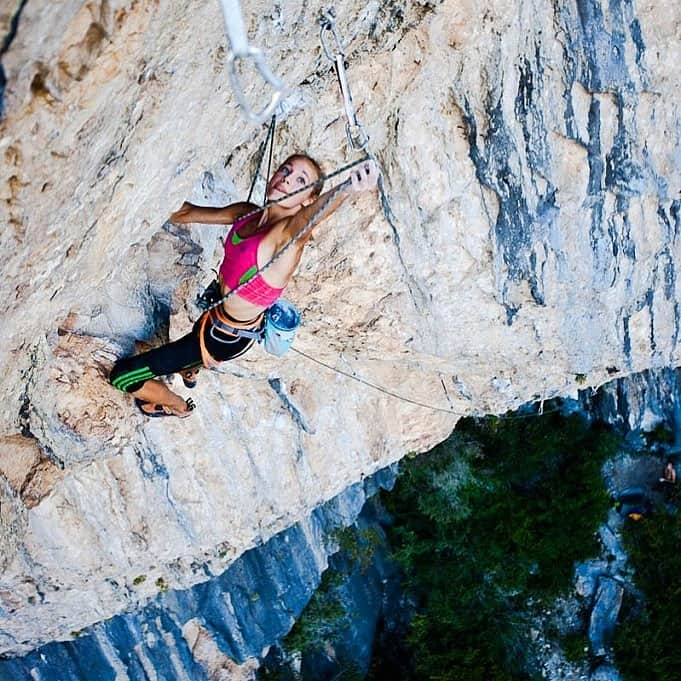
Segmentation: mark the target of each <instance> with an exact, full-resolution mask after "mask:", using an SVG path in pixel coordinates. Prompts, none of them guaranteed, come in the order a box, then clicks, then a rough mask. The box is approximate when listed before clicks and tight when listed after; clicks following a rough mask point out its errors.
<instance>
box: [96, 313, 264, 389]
mask: <svg viewBox="0 0 681 681" xmlns="http://www.w3.org/2000/svg"><path fill="white" fill-rule="evenodd" d="M200 322H201V320H199V321H197V322H196V324H194V328H193V329H192V330H191V331H190V332H189V333H188V334H187V335H186V336H182V338H180V339H179V340H176V341H173V342H172V343H167V344H166V345H162V346H161V347H160V348H155V349H154V350H149V351H148V352H143V353H142V354H140V355H134V356H133V357H126V358H124V359H119V360H118V361H117V362H116V363H115V364H114V366H113V369H112V370H111V374H110V375H109V380H110V381H111V384H112V385H113V386H114V388H118V389H119V390H123V391H125V392H127V393H134V392H136V391H138V390H139V389H140V388H141V387H142V386H143V385H144V383H145V382H146V381H148V380H149V379H152V378H158V377H159V376H167V375H168V374H175V373H177V372H178V371H184V370H185V369H194V368H195V367H198V366H201V364H202V359H201V344H200V342H199V333H200ZM217 339H219V340H217ZM254 342H255V340H254V339H253V338H245V337H243V336H230V335H229V334H226V333H223V332H222V331H220V329H217V328H215V327H211V324H210V323H208V324H206V327H205V332H204V343H205V345H206V350H208V352H209V353H210V355H211V357H213V358H214V359H215V360H217V361H218V362H224V361H226V360H228V359H235V358H236V357H239V356H241V355H243V354H244V352H246V350H248V349H249V348H250V347H251V345H253V343H254Z"/></svg>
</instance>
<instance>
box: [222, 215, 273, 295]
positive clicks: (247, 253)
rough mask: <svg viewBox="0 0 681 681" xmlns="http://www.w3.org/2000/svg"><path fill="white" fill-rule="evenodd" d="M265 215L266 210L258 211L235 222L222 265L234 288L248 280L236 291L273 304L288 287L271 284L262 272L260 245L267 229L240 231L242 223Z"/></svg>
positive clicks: (224, 278) (229, 287) (226, 280)
mask: <svg viewBox="0 0 681 681" xmlns="http://www.w3.org/2000/svg"><path fill="white" fill-rule="evenodd" d="M261 215H262V213H255V214H254V215H249V216H247V217H245V218H241V219H240V220H236V222H234V224H233V225H232V229H230V230H229V234H228V235H227V238H226V239H225V257H224V258H223V260H222V264H221V265H220V276H221V277H222V281H223V282H224V284H225V286H227V288H228V289H229V290H230V291H232V290H234V289H235V288H237V286H240V285H241V284H243V283H244V282H248V283H247V284H246V285H245V286H242V287H241V288H240V289H239V290H238V291H237V293H236V295H237V296H239V297H240V298H243V299H244V300H246V301H248V302H249V303H253V305H259V306H262V307H269V306H270V305H272V303H274V301H275V300H277V298H279V296H281V294H282V293H283V291H284V289H283V288H275V287H274V286H270V285H269V284H268V283H267V282H266V281H265V279H264V278H263V276H262V274H259V273H258V246H260V242H261V241H262V240H263V238H264V237H265V235H266V234H267V230H266V229H263V230H262V231H260V232H257V233H256V234H254V235H253V236H249V237H246V238H243V239H242V238H241V237H240V236H239V235H238V234H237V230H238V229H239V228H240V227H243V226H244V225H246V224H248V223H249V222H252V221H253V220H257V219H259V218H260V216H261Z"/></svg>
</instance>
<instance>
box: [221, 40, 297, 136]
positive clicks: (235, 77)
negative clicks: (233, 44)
mask: <svg viewBox="0 0 681 681" xmlns="http://www.w3.org/2000/svg"><path fill="white" fill-rule="evenodd" d="M239 59H252V60H253V63H254V64H255V66H256V69H257V70H258V72H259V73H260V75H261V76H262V77H263V79H264V80H265V82H266V83H267V84H268V85H270V86H272V88H273V89H274V92H273V93H272V97H271V99H270V101H269V104H267V105H266V106H265V107H264V108H263V109H261V110H260V111H253V110H252V109H251V107H250V105H249V103H248V102H247V101H246V97H245V96H244V91H243V88H242V87H241V81H240V80H239V74H238V72H237V62H238V61H239ZM227 65H228V67H229V77H230V79H231V81H232V89H233V90H234V95H235V96H236V98H237V101H238V102H239V106H240V107H241V110H242V111H243V113H244V115H245V116H246V118H248V120H250V121H252V122H253V123H264V122H265V121H266V120H267V119H268V118H270V117H271V116H272V114H273V113H274V111H275V109H276V108H277V107H278V106H279V103H280V102H281V100H282V99H283V98H284V96H285V95H286V94H287V93H288V90H287V89H286V86H285V85H284V84H283V83H282V82H281V81H280V80H279V78H277V77H276V76H275V75H274V74H273V73H272V71H270V68H269V66H267V62H266V61H265V57H264V56H263V53H262V51H261V50H260V49H258V48H257V47H248V49H247V52H246V54H235V53H234V52H233V51H230V52H229V54H228V55H227Z"/></svg>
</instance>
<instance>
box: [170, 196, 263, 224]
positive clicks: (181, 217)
mask: <svg viewBox="0 0 681 681" xmlns="http://www.w3.org/2000/svg"><path fill="white" fill-rule="evenodd" d="M257 208H258V206H256V205H255V204H253V203H246V202H245V201H240V202H239V203H231V204H230V205H229V206H223V207H222V208H220V207H214V206H195V205H194V204H193V203H189V202H188V201H185V202H184V203H183V204H182V207H181V208H180V209H179V210H176V211H175V212H174V213H173V214H172V215H171V216H170V217H169V218H168V220H170V222H175V223H178V224H187V223H188V222H202V223H204V224H209V225H231V224H232V223H233V222H234V221H235V220H238V219H239V218H240V217H241V216H242V215H245V214H246V213H248V212H250V211H253V210H257Z"/></svg>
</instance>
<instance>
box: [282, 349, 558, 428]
mask: <svg viewBox="0 0 681 681" xmlns="http://www.w3.org/2000/svg"><path fill="white" fill-rule="evenodd" d="M291 350H293V352H295V353H296V354H298V355H300V356H301V357H305V358H306V359H309V360H310V361H311V362H314V363H315V364H319V366H323V367H324V368H326V369H329V370H330V371H334V372H336V373H337V374H340V375H341V376H345V377H347V378H350V379H352V380H353V381H357V382H358V383H361V384H362V385H366V386H368V387H369V388H373V389H374V390H378V391H379V392H381V393H383V394H384V395H388V396H390V397H394V398H395V399H397V400H400V401H402V402H406V403H407V404H413V405H415V406H417V407H423V408H424V409H430V410H431V411H437V412H442V413H444V414H451V415H452V416H461V417H465V416H471V417H472V418H485V419H492V418H498V419H499V420H503V421H513V420H515V419H526V418H531V417H533V416H543V415H544V414H553V413H554V412H557V411H560V409H559V408H558V407H556V408H555V409H544V408H543V404H544V401H543V400H542V401H541V404H540V407H539V410H538V412H537V413H536V414H513V415H511V416H495V415H493V414H486V415H484V416H472V415H470V414H466V413H464V412H459V411H455V410H454V409H446V408H445V407H438V406H436V405H433V404H427V403H426V402H419V400H414V399H412V398H411V397H405V396H404V395H400V394H398V393H396V392H394V391H392V390H390V389H388V388H384V387H383V386H382V385H378V383H374V382H372V381H369V380H367V379H366V378H362V377H361V376H358V375H357V374H356V373H354V372H353V373H350V372H349V371H344V370H343V369H339V368H338V367H335V366H333V365H331V364H327V363H326V362H323V361H322V360H321V359H319V358H318V357H313V356H312V355H308V354H307V353H306V352H303V351H302V350H299V349H298V348H296V347H294V346H291Z"/></svg>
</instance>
